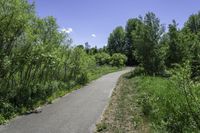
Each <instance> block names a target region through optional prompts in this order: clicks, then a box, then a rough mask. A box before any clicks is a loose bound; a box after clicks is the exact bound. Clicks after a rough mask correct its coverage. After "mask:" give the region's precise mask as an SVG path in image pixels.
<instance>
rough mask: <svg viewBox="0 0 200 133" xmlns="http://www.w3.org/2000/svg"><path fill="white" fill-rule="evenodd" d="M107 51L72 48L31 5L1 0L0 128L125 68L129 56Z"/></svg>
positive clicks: (21, 0)
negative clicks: (17, 117) (93, 81)
mask: <svg viewBox="0 0 200 133" xmlns="http://www.w3.org/2000/svg"><path fill="white" fill-rule="evenodd" d="M104 52H106V50H105V48H100V49H97V48H96V47H94V48H90V47H88V45H87V47H86V46H85V47H84V46H83V45H78V46H72V39H71V38H70V36H69V35H68V34H67V33H66V32H62V31H61V30H59V26H58V25H57V23H56V20H55V18H53V17H51V16H48V17H45V18H40V17H38V16H36V13H35V10H34V4H29V3H28V1H27V0H1V1H0V124H2V123H4V122H6V121H7V120H9V119H10V118H13V117H14V116H16V115H18V114H23V113H26V112H29V111H30V110H33V109H35V108H36V107H38V106H40V105H42V104H45V103H51V101H52V100H53V99H55V98H57V97H59V96H63V95H65V94H66V93H68V92H70V91H71V90H73V89H77V88H79V86H81V85H84V84H86V83H88V82H89V81H91V80H94V79H96V78H98V77H100V76H101V75H103V74H106V73H109V72H114V71H117V70H119V69H121V68H122V67H123V66H124V63H125V62H126V57H125V56H124V55H122V54H120V53H118V54H116V55H114V56H112V55H109V54H108V55H105V54H104ZM107 56H108V57H109V59H107ZM97 57H98V58H97ZM105 60H106V61H105Z"/></svg>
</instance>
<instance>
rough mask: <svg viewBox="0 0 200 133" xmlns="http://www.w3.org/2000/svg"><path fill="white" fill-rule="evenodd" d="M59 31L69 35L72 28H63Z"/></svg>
mask: <svg viewBox="0 0 200 133" xmlns="http://www.w3.org/2000/svg"><path fill="white" fill-rule="evenodd" d="M61 31H62V32H65V33H68V34H70V33H72V32H73V29H72V28H63V29H61Z"/></svg>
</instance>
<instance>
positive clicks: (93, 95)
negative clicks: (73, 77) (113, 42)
mask: <svg viewBox="0 0 200 133" xmlns="http://www.w3.org/2000/svg"><path fill="white" fill-rule="evenodd" d="M128 71H130V68H127V69H126V70H123V71H120V72H115V73H111V74H108V75H105V76H103V77H101V78H99V79H97V80H95V81H93V82H91V83H90V84H88V85H87V86H85V87H83V88H81V89H79V90H76V91H74V92H72V93H70V94H69V95H66V96H65V97H63V98H61V99H59V100H58V101H56V102H54V103H53V104H51V105H47V106H44V107H43V108H42V112H41V113H38V114H31V115H26V116H21V117H18V118H16V119H14V120H12V121H11V122H10V124H8V125H6V126H0V133H91V132H92V131H93V130H94V128H95V123H96V122H97V120H98V119H99V118H100V116H101V114H102V112H103V110H104V108H105V106H106V105H107V104H108V101H109V97H110V96H111V93H112V90H113V89H114V88H115V85H116V83H117V80H118V78H119V77H120V75H122V74H124V73H126V72H128Z"/></svg>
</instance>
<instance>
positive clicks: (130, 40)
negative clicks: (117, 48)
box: [124, 18, 142, 65]
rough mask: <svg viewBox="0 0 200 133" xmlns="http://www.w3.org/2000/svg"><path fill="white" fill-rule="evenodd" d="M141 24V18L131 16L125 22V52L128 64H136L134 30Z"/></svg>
mask: <svg viewBox="0 0 200 133" xmlns="http://www.w3.org/2000/svg"><path fill="white" fill-rule="evenodd" d="M141 24H142V21H141V19H138V18H133V19H129V20H128V22H127V24H126V37H125V47H124V50H125V54H126V56H127V57H128V60H127V64H128V65H136V64H138V61H137V60H136V57H135V55H134V53H135V44H134V41H135V40H134V36H135V35H134V32H135V31H136V30H137V28H138V27H139V26H140V25H141Z"/></svg>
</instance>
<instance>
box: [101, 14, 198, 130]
mask: <svg viewBox="0 0 200 133" xmlns="http://www.w3.org/2000/svg"><path fill="white" fill-rule="evenodd" d="M165 29H166V27H164V25H162V24H160V20H159V18H158V17H156V15H155V14H154V13H152V12H149V13H147V14H146V15H145V16H144V17H142V16H140V17H138V18H132V19H129V20H128V21H127V25H126V27H125V29H124V28H123V27H121V26H119V27H117V28H116V29H114V30H113V32H112V33H111V34H110V37H109V38H108V51H109V52H110V53H113V52H115V51H116V52H118V51H121V53H123V54H125V55H126V56H127V58H128V59H127V65H137V67H136V69H135V70H134V71H133V72H130V73H129V74H126V75H124V76H123V77H122V78H121V80H120V81H119V84H118V86H117V87H116V89H115V91H114V93H113V96H112V99H111V101H110V104H109V106H108V109H107V110H106V111H105V113H104V116H103V118H102V121H101V122H100V123H99V124H97V132H109V133H110V132H116V133H118V132H124V133H126V132H130V133H131V132H153V133H157V132H158V133H165V132H166V133H167V132H168V133H191V132H194V133H198V132H200V118H199V117H200V103H199V102H200V101H199V99H200V93H199V90H200V12H198V13H197V14H193V15H191V16H190V17H189V19H188V20H187V21H186V22H185V24H184V26H183V27H182V28H178V24H177V22H176V21H175V20H173V21H172V23H171V24H169V26H168V31H167V32H165Z"/></svg>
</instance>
